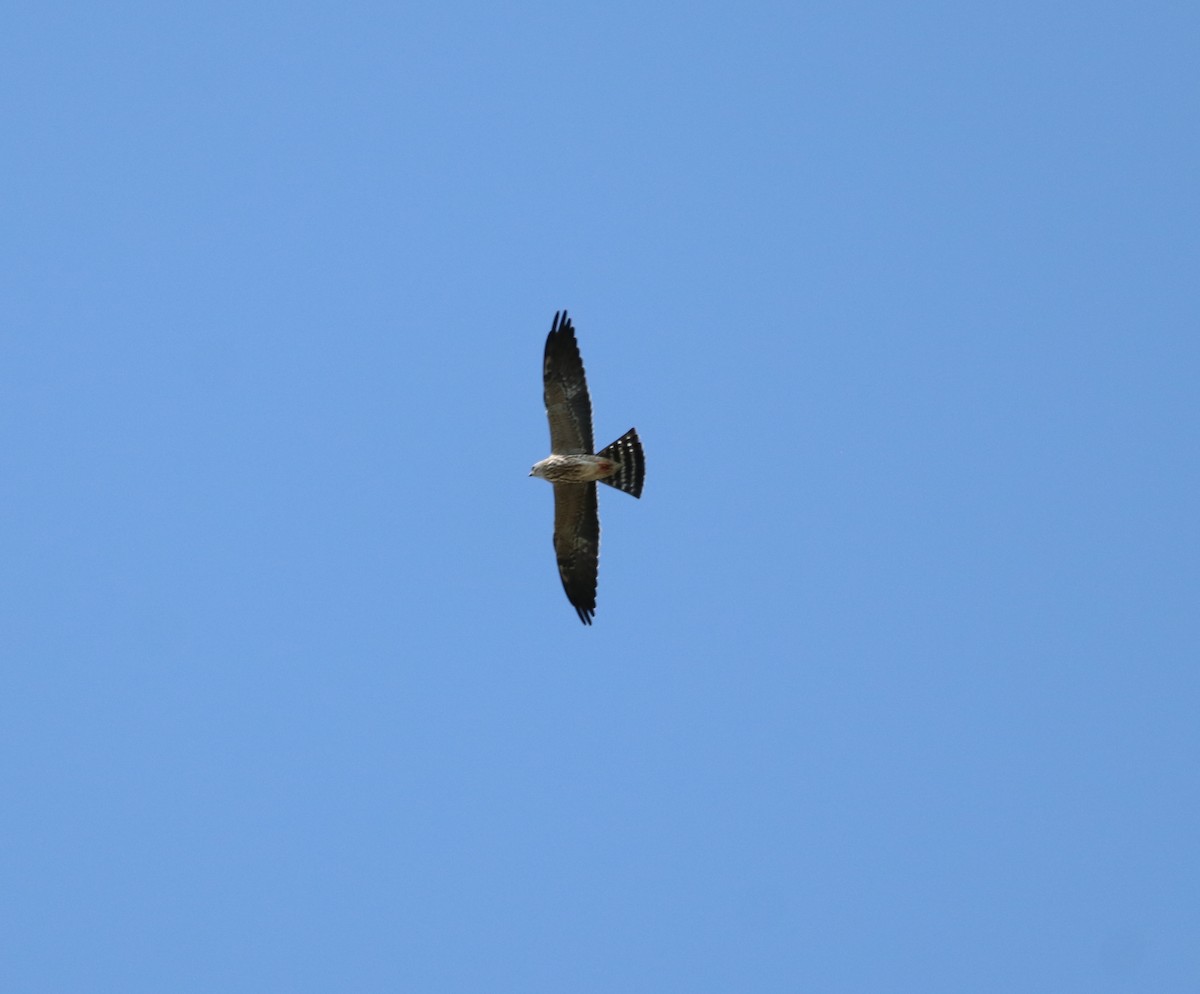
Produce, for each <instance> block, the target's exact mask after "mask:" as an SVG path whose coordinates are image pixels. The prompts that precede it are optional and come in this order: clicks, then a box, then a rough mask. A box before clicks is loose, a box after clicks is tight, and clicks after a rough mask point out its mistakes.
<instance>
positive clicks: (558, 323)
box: [542, 311, 596, 456]
mask: <svg viewBox="0 0 1200 994" xmlns="http://www.w3.org/2000/svg"><path fill="white" fill-rule="evenodd" d="M542 384H543V388H544V392H543V398H544V399H545V401H546V417H547V418H548V419H549V421H550V451H551V452H552V453H555V454H556V455H576V454H579V453H584V454H586V455H589V456H590V455H592V454H593V453H594V452H595V451H596V450H595V449H594V448H593V447H592V445H593V440H592V399H591V397H589V396H588V388H587V378H586V377H585V376H584V375H583V359H582V358H580V356H579V344H578V343H577V342H576V341H575V328H574V326H573V325H572V324H571V319H570V318H569V317H567V312H566V311H563V312H562V313H561V314H555V315H554V324H553V325H551V327H550V334H549V335H547V336H546V352H545V355H544V357H543V360H542Z"/></svg>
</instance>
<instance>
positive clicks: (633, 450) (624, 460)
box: [596, 428, 646, 497]
mask: <svg viewBox="0 0 1200 994" xmlns="http://www.w3.org/2000/svg"><path fill="white" fill-rule="evenodd" d="M596 455H598V456H602V457H604V458H605V459H612V460H613V461H614V462H619V463H620V464H621V468H620V469H618V470H617V471H616V472H615V473H613V475H612V476H606V477H605V478H604V479H603V480H601V481H600V482H601V483H607V484H608V485H609V486H610V487H616V488H617V489H618V490H624V491H625V492H626V493H627V494H632V495H633V496H634V497H641V496H642V483H643V482H644V481H645V479H646V456H645V454H644V453H643V452H642V442H641V439H639V438H638V434H637V429H636V428H630V429H629V431H627V432H625V434H624V435H622V436H621V437H620V438H618V439H617V440H616V441H615V442H613V444H612V445H610V446H609V447H608V448H606V449H605V450H604V451H603V452H597V453H596Z"/></svg>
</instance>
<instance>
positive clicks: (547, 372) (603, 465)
mask: <svg viewBox="0 0 1200 994" xmlns="http://www.w3.org/2000/svg"><path fill="white" fill-rule="evenodd" d="M542 382H543V388H544V394H543V397H544V400H545V402H546V417H547V419H548V420H549V422H550V455H549V456H548V457H547V458H545V459H543V460H542V461H541V462H539V463H536V464H535V465H534V467H533V469H532V470H530V473H529V475H530V476H538V477H541V478H542V479H544V480H548V481H549V482H550V483H553V484H554V552H555V555H556V557H557V559H558V573H559V576H560V577H561V578H562V583H563V589H564V590H565V591H566V593H567V599H568V600H570V602H571V604H572V605H573V606H574V608H575V611H576V613H577V614H578V615H579V620H580V621H582V622H583V623H584V624H585V625H590V624H591V623H592V616H593V615H594V614H595V613H596V579H597V574H598V569H599V559H600V516H599V512H598V510H597V506H596V484H597V483H598V482H599V483H606V484H608V485H609V486H610V487H615V488H616V489H618V490H623V491H624V492H625V493H627V494H631V495H632V496H634V497H641V495H642V483H643V481H644V479H645V475H646V459H645V456H644V454H643V453H642V443H641V441H640V440H639V439H638V435H637V430H636V429H633V428H631V429H630V430H629V431H627V432H626V433H625V434H624V435H622V436H621V437H620V438H618V439H617V440H616V441H615V442H613V443H612V445H609V446H608V447H606V448H605V449H603V450H602V451H601V452H598V453H593V452H592V449H593V447H594V442H593V440H592V401H591V397H590V396H589V394H588V388H587V379H586V377H585V376H584V372H583V360H582V359H581V358H580V355H579V345H578V343H577V342H576V341H575V328H574V326H573V325H572V324H571V319H570V318H568V317H567V312H566V311H563V312H562V313H561V314H555V315H554V324H553V325H552V326H551V328H550V334H549V335H548V336H547V337H546V351H545V355H544V357H543V361H542Z"/></svg>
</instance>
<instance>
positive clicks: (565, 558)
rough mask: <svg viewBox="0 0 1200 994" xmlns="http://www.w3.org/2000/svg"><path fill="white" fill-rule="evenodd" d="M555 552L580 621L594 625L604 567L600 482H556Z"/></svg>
mask: <svg viewBox="0 0 1200 994" xmlns="http://www.w3.org/2000/svg"><path fill="white" fill-rule="evenodd" d="M554 554H555V556H556V557H557V558H558V575H559V576H560V577H562V585H563V590H565V591H566V592H567V600H569V601H570V602H571V604H572V605H573V606H574V608H575V613H576V614H578V615H579V620H580V621H582V622H583V623H584V624H585V625H590V624H591V623H592V615H594V614H595V613H596V577H597V574H598V573H599V568H600V515H599V513H598V511H597V510H596V484H594V483H556V484H554Z"/></svg>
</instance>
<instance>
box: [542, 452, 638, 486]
mask: <svg viewBox="0 0 1200 994" xmlns="http://www.w3.org/2000/svg"><path fill="white" fill-rule="evenodd" d="M620 465H621V464H620V463H617V462H613V461H612V460H611V459H601V458H600V457H599V456H587V455H564V456H547V457H546V458H545V459H543V460H542V461H541V462H539V463H535V464H534V467H533V470H532V472H531V474H530V475H532V476H540V477H541V478H542V479H543V480H548V481H550V482H551V483H592V482H594V481H596V480H603V479H604V478H605V477H608V476H612V474H613V472H614V471H615V470H616V469H617V467H618V466H620Z"/></svg>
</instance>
